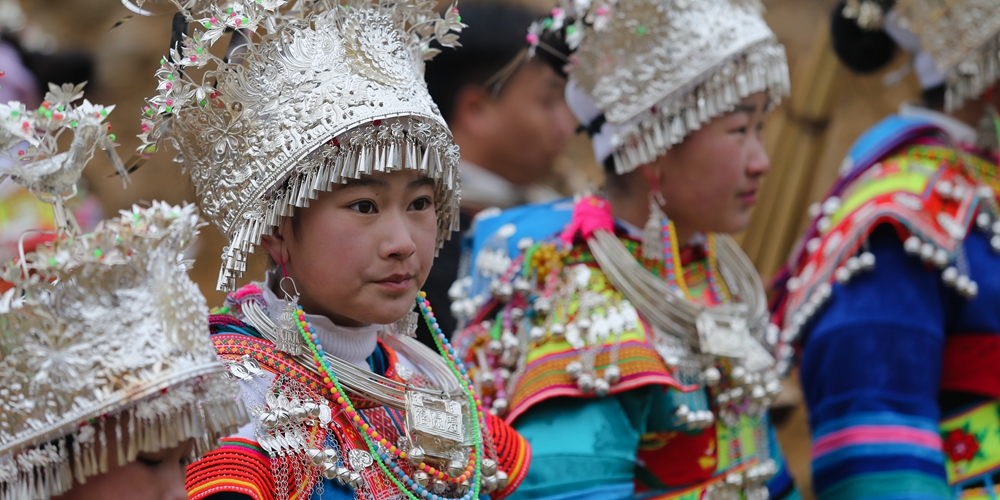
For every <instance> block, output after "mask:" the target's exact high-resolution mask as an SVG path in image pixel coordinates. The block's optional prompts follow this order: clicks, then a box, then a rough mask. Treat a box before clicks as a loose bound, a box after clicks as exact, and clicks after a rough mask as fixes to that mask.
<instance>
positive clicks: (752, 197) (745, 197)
mask: <svg viewBox="0 0 1000 500" xmlns="http://www.w3.org/2000/svg"><path fill="white" fill-rule="evenodd" d="M739 198H740V201H742V202H743V203H744V204H746V205H755V204H757V190H756V189H754V190H751V191H745V192H743V193H740V194H739Z"/></svg>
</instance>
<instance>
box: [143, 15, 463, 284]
mask: <svg viewBox="0 0 1000 500" xmlns="http://www.w3.org/2000/svg"><path fill="white" fill-rule="evenodd" d="M174 4H175V6H176V7H178V8H180V9H181V11H182V12H185V13H186V14H185V15H186V16H187V19H188V21H189V22H190V23H192V25H193V26H194V27H195V28H194V30H193V32H192V33H190V34H189V35H188V34H185V35H184V40H183V43H182V44H181V46H180V47H179V48H178V49H176V50H172V51H171V53H170V57H169V58H165V59H164V60H163V61H162V63H163V65H162V66H161V68H160V69H159V70H158V72H157V77H158V78H159V82H160V84H159V90H160V93H159V95H157V96H156V97H153V98H152V99H150V101H149V107H147V108H146V109H145V111H144V112H145V114H146V117H145V118H144V119H143V134H142V135H141V136H140V137H141V138H142V139H143V140H144V143H145V144H144V145H143V146H142V147H141V148H140V152H139V154H140V156H146V155H148V154H149V153H151V152H152V151H154V150H155V149H156V148H157V146H158V145H159V144H160V143H162V142H164V141H167V142H169V143H170V144H172V145H173V146H174V147H175V148H176V149H177V150H178V151H179V152H180V154H179V155H178V157H177V158H176V161H179V162H181V163H183V164H184V165H185V166H186V167H187V168H188V170H189V171H190V175H191V179H192V180H193V181H194V184H195V188H196V191H197V195H198V197H199V202H200V203H199V204H200V206H201V208H202V211H203V212H204V213H205V215H206V216H207V217H208V218H209V219H210V220H211V221H212V222H213V223H215V224H216V225H217V226H218V227H219V228H220V229H221V230H222V231H223V232H224V233H225V234H226V236H227V237H228V239H229V242H230V245H229V246H228V247H227V248H226V249H225V251H224V254H223V261H224V262H223V266H222V270H221V272H220V275H219V281H218V288H219V289H220V290H232V289H233V288H235V285H236V280H237V279H238V278H239V277H240V276H242V274H243V272H244V271H245V268H246V258H247V255H248V254H249V253H250V252H252V251H253V250H254V247H255V245H257V244H258V243H259V242H260V238H261V236H262V235H264V234H269V233H270V232H271V231H272V230H273V228H274V227H276V226H277V225H278V224H279V223H280V220H281V217H283V216H288V215H290V214H291V213H292V210H293V208H294V207H304V206H308V203H309V200H310V199H313V198H315V197H316V195H317V192H319V191H325V190H329V189H330V186H331V185H332V184H334V183H342V182H346V181H347V180H348V179H356V178H358V177H360V176H362V175H365V174H371V173H373V172H388V171H394V170H401V169H412V170H418V171H421V172H424V173H426V174H427V175H428V176H429V177H432V178H434V179H435V180H436V181H437V190H436V191H437V209H438V221H439V222H438V242H439V244H440V243H442V242H443V241H444V240H445V239H447V238H448V237H450V234H451V232H452V231H453V230H456V229H457V228H458V216H457V214H458V201H459V197H460V193H459V185H458V184H459V181H458V160H459V153H458V147H457V146H456V145H455V144H454V142H453V140H452V138H451V133H450V132H449V130H448V128H447V126H446V124H445V122H444V120H443V118H442V117H441V114H440V112H439V111H438V109H437V106H436V105H435V104H434V102H433V101H432V100H431V98H430V95H429V94H428V92H427V87H426V84H425V83H424V81H423V60H424V59H426V58H429V57H431V56H433V55H434V54H435V53H436V52H437V51H438V50H437V49H433V48H430V43H431V41H433V40H436V41H437V42H438V43H439V44H440V45H442V46H454V45H456V44H457V42H456V40H457V35H456V34H454V33H452V31H458V30H460V29H461V27H462V24H461V23H460V22H459V17H458V11H457V10H456V9H454V8H452V9H449V10H448V11H447V13H446V15H445V16H444V17H443V18H442V17H441V16H439V15H438V14H436V13H435V12H434V11H433V10H432V7H433V5H434V2H431V1H427V0H405V1H401V2H390V1H387V0H383V1H377V2H371V1H370V0H351V1H349V2H348V3H347V4H346V5H338V4H335V3H330V2H325V1H321V2H315V3H313V2H297V3H295V5H294V9H291V10H290V9H289V8H288V7H286V6H285V5H284V4H285V2H284V1H283V0H239V1H236V2H230V3H229V5H232V6H231V7H228V8H222V7H220V6H219V5H218V4H216V3H215V2H193V1H192V2H187V3H185V4H182V3H180V2H174ZM185 9H190V10H185ZM233 30H235V31H233ZM227 31H233V32H234V34H233V37H234V38H235V40H234V42H235V45H232V46H231V47H230V49H231V52H232V55H231V57H227V59H222V58H219V57H216V56H214V55H212V53H211V51H210V48H211V47H212V45H213V44H214V43H216V41H218V40H219V39H220V38H221V37H222V36H223V34H224V33H226V32H227ZM234 48H235V50H232V49H234ZM198 72H200V75H196V73H198Z"/></svg>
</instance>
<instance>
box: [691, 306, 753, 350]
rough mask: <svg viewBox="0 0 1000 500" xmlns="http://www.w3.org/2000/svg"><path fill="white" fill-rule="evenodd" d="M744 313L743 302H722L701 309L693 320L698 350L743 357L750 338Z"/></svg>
mask: <svg viewBox="0 0 1000 500" xmlns="http://www.w3.org/2000/svg"><path fill="white" fill-rule="evenodd" d="M745 314H746V306H745V305H743V304H722V305H719V306H716V307H711V308H709V309H705V310H704V311H702V312H701V314H699V315H698V319H697V320H696V321H695V326H696V327H697V328H698V343H699V346H698V347H699V350H700V351H701V352H703V353H705V354H713V355H715V356H724V357H727V358H742V357H744V356H745V355H746V354H747V351H746V350H747V344H748V343H749V341H750V340H751V337H750V326H749V325H748V324H747V320H746V317H745Z"/></svg>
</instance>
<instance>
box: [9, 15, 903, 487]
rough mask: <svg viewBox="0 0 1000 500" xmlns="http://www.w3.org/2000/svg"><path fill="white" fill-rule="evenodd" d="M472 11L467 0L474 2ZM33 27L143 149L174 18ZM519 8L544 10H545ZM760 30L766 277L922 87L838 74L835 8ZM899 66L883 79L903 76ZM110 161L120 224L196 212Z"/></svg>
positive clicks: (586, 176)
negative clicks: (845, 161)
mask: <svg viewBox="0 0 1000 500" xmlns="http://www.w3.org/2000/svg"><path fill="white" fill-rule="evenodd" d="M469 1H472V0H469ZM21 3H22V7H23V8H24V10H25V12H26V14H27V16H28V19H29V20H30V21H31V22H32V23H35V24H37V25H39V26H40V27H41V28H43V29H44V30H46V31H48V32H49V33H51V34H53V35H54V36H55V37H56V38H57V39H58V41H59V45H60V47H63V48H73V49H77V50H85V51H88V52H91V53H93V54H94V55H95V57H96V74H95V79H94V81H91V82H90V84H89V85H88V87H87V97H88V98H89V99H90V100H91V101H93V102H97V103H102V104H116V105H117V108H116V109H115V111H114V113H113V114H112V115H111V119H110V121H111V122H112V123H113V125H114V128H115V130H114V131H115V133H116V134H117V136H118V142H119V143H121V145H122V147H121V148H120V150H119V151H120V153H121V155H122V156H123V157H126V158H127V157H128V156H130V155H131V153H132V151H133V150H134V148H135V147H136V146H137V145H138V139H136V138H135V135H136V134H138V133H139V114H140V108H141V107H142V106H143V100H144V98H145V97H146V96H149V95H152V94H153V92H154V90H155V87H156V82H155V80H154V78H153V72H154V71H155V69H156V68H157V66H158V61H159V59H160V57H161V56H163V55H164V54H165V52H166V49H167V45H168V42H169V28H170V17H169V16H166V15H163V16H156V17H138V16H136V17H132V18H131V19H129V20H128V21H126V22H124V23H122V24H121V25H120V26H118V27H116V28H114V29H112V27H113V26H114V25H115V24H116V22H118V21H120V20H122V19H123V18H125V17H127V16H130V15H131V13H130V12H129V11H128V10H126V9H125V8H124V7H123V6H122V5H121V3H120V2H119V0H22V2H21ZM521 3H525V4H528V5H530V6H532V7H535V8H538V9H539V10H540V11H544V10H547V9H548V8H549V7H550V5H551V4H549V3H547V2H546V1H544V0H530V1H524V2H521ZM764 3H765V5H766V6H767V8H768V14H767V19H768V21H769V23H770V25H771V27H772V28H773V29H774V31H775V32H776V33H777V35H778V37H779V39H780V40H781V41H782V42H783V43H784V44H785V46H786V48H787V50H788V56H789V62H790V67H791V71H792V97H791V99H788V100H786V101H785V102H784V103H783V104H782V105H781V106H780V107H779V108H778V109H777V110H776V111H775V112H774V113H773V114H772V116H771V117H770V118H769V121H768V123H767V128H766V130H767V131H766V134H767V141H768V147H769V151H770V153H771V158H772V171H771V173H770V174H769V176H768V177H767V178H766V180H765V183H764V186H763V189H762V192H761V195H760V196H759V199H760V202H759V205H758V207H757V208H756V209H755V212H754V216H753V219H752V223H751V227H750V228H749V230H748V231H746V233H745V234H743V235H741V242H742V244H743V246H744V248H745V249H746V251H747V253H748V254H749V255H750V256H751V258H752V259H753V260H754V262H755V263H756V264H757V267H758V269H759V271H760V272H761V273H762V275H763V276H765V277H768V276H770V275H772V274H773V273H774V272H775V271H776V270H777V269H778V268H779V267H780V265H781V264H782V263H783V261H784V259H785V257H786V255H787V254H788V252H789V249H790V248H791V246H792V244H793V243H794V240H795V238H796V237H797V235H798V233H799V232H800V231H801V230H802V229H803V227H804V224H805V213H806V209H807V207H808V205H809V204H810V203H812V202H814V201H816V200H818V199H820V198H821V197H822V195H823V194H824V192H825V190H826V189H827V187H828V186H829V185H830V184H831V182H832V181H833V179H834V177H835V176H836V172H837V169H838V167H839V165H840V163H841V160H842V158H843V156H844V154H845V152H846V151H847V148H848V147H849V146H850V144H851V142H852V141H853V140H854V138H855V137H857V136H858V135H859V134H860V133H861V132H863V131H864V130H865V129H866V128H868V127H870V126H871V125H872V124H874V123H875V122H876V121H878V120H879V119H880V118H881V117H883V116H885V115H887V114H889V113H892V112H894V111H895V110H896V109H897V108H898V106H899V104H900V103H901V102H903V101H905V100H910V99H916V98H917V96H918V95H919V86H918V85H917V82H916V80H915V78H914V77H913V76H912V75H910V76H908V77H907V78H906V79H904V80H903V81H902V82H900V83H898V84H896V85H893V86H891V87H887V86H886V85H885V83H883V76H884V74H877V75H871V76H856V75H852V74H850V73H849V72H848V71H847V70H846V69H845V68H843V67H842V66H841V65H840V64H839V62H838V61H837V60H836V58H835V57H834V55H833V53H832V52H831V50H830V48H829V33H828V22H829V21H828V20H829V12H830V9H831V7H832V3H833V2H832V0H765V1H764ZM904 57H905V56H904V55H898V56H897V59H898V60H897V61H895V63H894V64H892V65H891V66H890V68H889V70H887V71H891V70H892V69H895V68H897V67H899V66H900V65H901V64H903V62H904V61H903V58H904ZM112 172H113V169H112V168H111V166H110V164H109V163H108V162H107V159H106V158H101V157H98V158H97V159H96V161H95V162H94V163H93V164H91V166H90V167H89V168H88V169H87V170H86V171H85V172H84V174H85V177H86V178H87V181H88V182H89V183H90V190H91V192H92V193H93V194H95V195H96V196H97V197H98V198H99V199H100V200H101V202H102V204H103V205H104V207H105V209H106V210H107V212H108V213H109V214H110V213H115V212H117V211H118V210H119V209H123V208H126V207H128V206H130V205H131V204H133V203H142V202H144V201H150V200H154V199H159V200H165V201H168V202H171V203H178V202H181V201H192V202H193V201H194V200H195V198H194V192H193V188H192V186H191V183H190V181H189V180H188V179H187V177H186V176H185V175H184V174H183V173H182V171H181V167H180V166H179V165H178V164H176V163H173V162H172V161H171V158H170V156H169V155H162V156H159V157H156V158H154V159H153V160H152V161H150V162H149V163H148V164H146V166H144V167H143V168H142V169H140V170H139V171H137V172H135V173H134V174H133V175H132V182H131V185H130V186H129V187H128V189H127V190H122V188H121V182H120V180H119V179H118V178H117V177H110V174H111V173H112ZM557 173H559V174H560V176H561V177H560V178H559V179H554V180H553V183H554V185H556V186H559V187H561V188H563V189H564V190H566V191H571V190H572V189H574V188H577V187H581V186H584V185H586V184H587V183H592V184H595V185H596V184H599V183H600V170H599V169H598V168H597V166H596V165H595V164H594V162H593V157H592V155H591V150H590V145H589V142H588V139H587V138H586V137H582V136H581V137H577V138H575V139H574V140H573V142H572V143H571V146H570V148H569V150H568V151H567V152H566V154H565V155H564V157H563V158H561V159H560V160H559V165H558V168H557ZM224 244H225V241H224V239H223V237H222V235H221V234H220V233H219V232H218V231H217V230H216V229H215V228H214V227H213V226H207V227H206V228H205V229H204V230H203V232H202V237H201V238H200V240H199V242H198V253H197V261H196V264H195V269H194V272H193V277H194V278H195V279H196V281H197V282H198V283H199V284H200V285H201V288H202V291H203V292H204V293H205V295H206V296H207V297H208V299H209V303H210V304H219V303H221V301H222V299H223V296H222V294H220V293H218V292H216V291H215V290H214V285H215V281H216V277H217V272H218V266H219V255H220V253H221V249H222V247H223V246H224ZM265 262H266V256H265V255H263V254H257V255H256V256H253V257H252V258H251V263H250V264H251V268H250V269H249V270H248V272H247V277H249V278H257V277H259V276H260V275H261V273H262V270H263V267H264V264H265ZM803 411H804V410H802V409H801V407H800V408H798V409H796V410H795V412H796V414H795V415H794V418H792V419H791V421H790V423H789V424H788V425H786V426H784V427H783V428H782V431H781V432H782V441H783V442H784V446H785V450H786V453H787V455H788V456H789V462H790V464H791V466H792V470H793V472H794V474H795V476H796V479H797V480H798V482H799V484H800V487H802V490H803V493H808V490H809V488H808V457H809V453H808V449H809V442H808V431H807V429H806V424H805V419H804V416H803Z"/></svg>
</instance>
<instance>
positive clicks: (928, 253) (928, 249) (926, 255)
mask: <svg viewBox="0 0 1000 500" xmlns="http://www.w3.org/2000/svg"><path fill="white" fill-rule="evenodd" d="M934 250H936V249H935V248H934V244H933V243H924V244H923V245H920V258H921V259H924V260H931V259H933V258H934Z"/></svg>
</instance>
